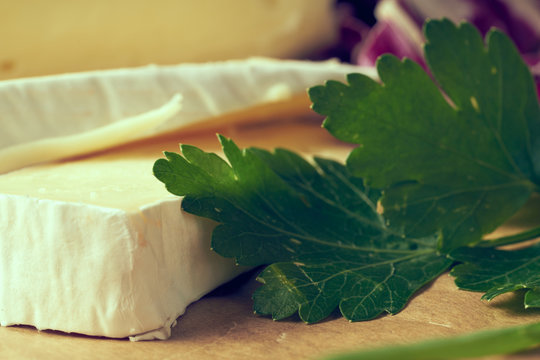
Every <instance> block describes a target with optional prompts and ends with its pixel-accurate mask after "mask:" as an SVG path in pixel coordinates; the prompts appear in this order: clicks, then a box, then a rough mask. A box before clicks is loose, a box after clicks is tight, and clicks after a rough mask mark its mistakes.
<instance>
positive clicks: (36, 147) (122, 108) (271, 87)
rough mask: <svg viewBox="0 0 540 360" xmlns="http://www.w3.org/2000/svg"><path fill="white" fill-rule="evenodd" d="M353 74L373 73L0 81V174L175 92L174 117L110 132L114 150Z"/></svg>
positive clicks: (309, 66) (62, 151) (186, 70)
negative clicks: (47, 144)
mask: <svg viewBox="0 0 540 360" xmlns="http://www.w3.org/2000/svg"><path fill="white" fill-rule="evenodd" d="M358 71H362V72H366V73H370V74H372V73H373V70H372V69H366V68H358V67H354V66H351V65H344V64H340V63H338V62H335V61H327V62H306V61H280V60H273V59H264V58H252V59H248V60H238V61H225V62H217V63H204V64H184V65H178V66H170V67H157V66H149V67H143V68H137V69H121V70H110V71H96V72H88V73H77V74H65V75H60V76H49V77H41V78H29V79H20V80H8V81H1V82H0V113H1V114H2V132H0V173H2V172H6V171H10V170H12V169H14V168H16V167H17V166H18V167H22V166H26V165H29V164H32V163H38V162H40V161H48V160H52V159H54V158H62V157H66V156H73V155H79V154H81V152H82V153H84V150H85V145H84V144H85V143H84V142H82V141H81V140H80V139H79V138H77V139H76V140H75V141H76V142H77V144H78V145H77V146H70V145H67V146H64V147H63V148H60V144H61V143H62V142H61V141H60V140H62V138H66V137H68V136H72V135H77V136H81V134H84V133H86V132H90V131H93V130H94V131H95V130H96V129H100V128H107V127H110V126H111V125H112V124H114V123H117V122H127V123H129V122H132V121H135V120H136V119H138V118H139V117H141V116H144V115H141V114H144V113H147V112H151V111H155V109H159V108H160V107H162V106H163V105H164V104H166V103H167V102H169V101H171V98H173V97H174V96H175V95H176V94H181V95H182V97H183V101H182V110H181V111H180V112H178V113H177V114H174V113H171V112H169V115H168V116H167V118H166V119H165V121H160V122H158V123H157V124H155V126H151V127H145V128H141V130H140V131H138V132H136V133H133V132H131V133H129V136H126V135H125V134H124V133H122V132H116V133H115V140H114V139H113V140H111V141H112V142H113V143H114V142H116V143H117V144H120V143H124V142H127V141H131V140H134V139H137V138H144V137H148V136H152V135H156V134H161V133H164V132H167V131H170V130H171V129H179V128H186V127H193V125H194V124H200V123H201V122H204V121H206V120H209V119H213V118H215V117H216V116H222V115H224V114H227V113H233V112H238V111H240V110H242V109H245V108H249V107H253V106H257V105H263V104H272V103H275V102H279V101H287V100H289V99H291V97H292V96H293V95H295V94H299V93H300V94H305V91H306V89H307V88H308V87H310V86H313V85H316V84H321V83H323V82H324V81H325V80H328V79H339V80H343V79H344V76H345V74H347V73H350V72H358ZM227 121H231V122H234V121H235V120H234V118H228V119H227ZM125 128H126V129H129V128H130V127H125ZM131 128H133V126H132V127H131ZM125 133H128V132H127V130H126V132H125ZM47 139H50V140H49V142H53V143H56V142H57V143H58V146H57V147H56V148H55V151H54V155H55V156H51V153H53V152H52V150H51V149H49V148H47V151H43V147H42V146H43V143H44V142H45V141H46V140H47ZM66 141H67V142H68V143H69V142H70V141H71V140H69V139H67V140H66ZM111 141H109V142H107V143H103V144H102V146H101V147H100V146H99V145H100V144H99V142H96V141H95V139H93V138H91V137H88V138H87V142H86V143H87V145H86V147H87V148H88V149H89V150H94V151H95V150H99V149H103V148H107V147H110V146H112V145H114V144H111ZM88 142H89V144H88ZM89 150H88V151H89ZM15 153H19V154H21V157H23V154H27V155H25V156H24V158H25V159H26V160H25V159H22V158H20V159H19V158H17V157H16V156H15V155H14V154H15ZM29 154H34V156H33V157H32V156H31V155H29Z"/></svg>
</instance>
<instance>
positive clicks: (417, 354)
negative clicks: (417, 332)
mask: <svg viewBox="0 0 540 360" xmlns="http://www.w3.org/2000/svg"><path fill="white" fill-rule="evenodd" d="M539 344H540V323H534V324H527V325H520V326H514V327H509V328H506V329H495V330H483V331H478V332H474V333H471V334H466V335H460V336H454V337H450V338H441V339H435V340H428V341H423V342H419V343H415V344H410V345H397V346H385V347H382V348H379V349H372V350H365V351H357V352H350V353H344V354H338V355H334V356H329V357H326V358H325V359H326V360H368V359H369V360H379V359H380V360H450V359H465V358H473V357H480V356H489V355H502V354H512V353H515V352H518V351H524V350H528V349H531V348H533V347H536V346H538V345H539Z"/></svg>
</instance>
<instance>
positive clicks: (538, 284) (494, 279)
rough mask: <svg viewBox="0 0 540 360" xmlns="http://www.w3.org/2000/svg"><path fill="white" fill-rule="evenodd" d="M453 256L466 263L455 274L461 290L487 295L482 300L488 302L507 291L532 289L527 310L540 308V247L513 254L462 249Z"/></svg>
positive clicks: (529, 291) (528, 297)
mask: <svg viewBox="0 0 540 360" xmlns="http://www.w3.org/2000/svg"><path fill="white" fill-rule="evenodd" d="M450 255H451V257H452V258H453V259H455V260H456V261H460V262H463V263H464V264H460V265H457V266H456V267H455V268H454V269H452V273H451V274H452V275H453V276H455V277H456V285H457V286H458V287H459V288H461V289H464V290H471V291H482V292H485V294H484V295H483V297H482V298H483V299H485V300H488V301H489V300H491V299H493V298H494V297H496V296H498V295H501V294H504V293H506V292H510V291H515V290H520V289H528V290H527V292H526V294H525V297H524V302H525V307H540V245H534V246H531V247H528V248H525V249H521V250H512V251H510V250H497V249H492V248H487V249H486V248H460V249H457V250H455V251H453V252H452V253H451V254H450Z"/></svg>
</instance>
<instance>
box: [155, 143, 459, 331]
mask: <svg viewBox="0 0 540 360" xmlns="http://www.w3.org/2000/svg"><path fill="white" fill-rule="evenodd" d="M220 140H221V143H222V146H223V150H224V152H225V154H226V156H227V158H228V160H229V162H230V166H229V165H228V164H227V163H225V162H224V161H223V160H221V159H220V158H218V157H217V156H215V155H214V154H208V153H204V152H202V151H200V150H198V149H196V148H194V147H190V146H182V154H183V157H182V156H180V155H178V154H175V153H166V157H167V160H165V159H161V160H158V161H157V162H156V164H155V167H154V173H155V175H156V176H157V177H158V179H160V180H161V181H163V182H165V184H167V187H168V189H169V191H171V192H172V193H174V194H177V195H186V197H185V199H184V201H183V207H184V209H185V210H186V211H188V212H191V213H194V214H196V215H201V216H205V217H209V218H211V219H214V220H216V221H218V222H219V223H220V224H221V225H219V226H218V227H217V228H216V229H215V230H214V233H213V239H212V246H213V248H214V250H215V251H216V252H218V253H219V254H221V255H223V256H227V257H235V258H236V260H237V261H238V263H240V264H242V265H261V264H272V265H270V266H269V267H267V268H266V269H265V270H264V271H263V272H262V274H261V275H260V277H259V280H260V281H261V282H262V283H263V284H264V286H262V287H260V288H259V289H258V291H257V292H256V293H255V294H254V296H253V298H254V308H255V311H256V312H258V313H260V314H271V315H272V317H273V318H274V319H282V318H285V317H288V316H291V315H292V314H294V313H296V312H298V313H299V315H300V317H301V318H302V319H303V320H304V321H306V322H309V323H311V322H316V321H319V320H322V319H324V318H325V317H327V316H328V315H329V314H330V313H332V312H333V311H334V310H335V309H336V307H338V306H339V308H340V310H341V312H342V314H343V315H344V316H345V317H346V318H348V319H350V320H354V321H357V320H368V319H372V318H374V317H376V316H378V315H379V314H381V313H382V312H388V313H396V312H398V311H399V310H401V309H402V308H403V307H404V306H405V305H406V303H407V301H408V299H409V298H410V297H411V296H412V294H414V293H415V292H416V291H417V290H418V289H419V288H420V287H422V286H423V285H424V284H425V283H427V282H429V281H431V280H432V279H433V278H434V277H436V276H438V275H439V274H440V273H441V272H443V271H444V270H446V269H447V268H448V266H449V265H450V263H451V261H450V260H448V259H447V258H445V257H444V256H441V255H440V254H438V253H437V251H436V237H435V236H431V237H428V238H421V239H412V238H404V237H403V236H401V234H399V233H395V232H393V231H392V230H390V229H389V228H388V227H387V226H386V224H385V220H384V218H383V217H382V216H381V215H380V214H379V213H378V212H377V205H376V202H377V200H378V198H379V197H380V192H379V191H376V190H371V189H369V188H366V187H365V186H364V185H363V182H362V180H361V179H358V178H353V177H351V175H350V174H349V172H348V170H347V169H346V168H345V167H344V166H343V165H341V164H339V163H337V162H334V161H329V160H323V159H315V165H313V164H310V163H308V162H307V161H305V160H304V159H302V158H301V157H299V156H298V155H296V154H294V153H292V152H289V151H286V150H276V151H275V152H274V153H270V152H267V151H264V150H260V149H253V148H252V149H246V150H244V151H241V150H240V149H238V148H237V147H236V145H235V144H234V143H233V142H232V141H230V140H228V139H225V138H223V137H221V138H220Z"/></svg>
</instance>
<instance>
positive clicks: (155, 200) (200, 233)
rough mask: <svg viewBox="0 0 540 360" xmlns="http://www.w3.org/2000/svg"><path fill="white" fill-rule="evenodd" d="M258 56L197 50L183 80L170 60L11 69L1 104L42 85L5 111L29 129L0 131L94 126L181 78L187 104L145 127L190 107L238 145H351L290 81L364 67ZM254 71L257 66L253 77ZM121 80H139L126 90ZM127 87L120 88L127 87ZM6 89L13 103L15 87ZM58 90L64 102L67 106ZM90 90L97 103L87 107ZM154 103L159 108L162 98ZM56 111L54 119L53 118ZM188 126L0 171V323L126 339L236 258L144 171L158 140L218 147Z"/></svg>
mask: <svg viewBox="0 0 540 360" xmlns="http://www.w3.org/2000/svg"><path fill="white" fill-rule="evenodd" d="M259 61H261V60H256V61H255V62H253V60H250V61H247V62H246V63H245V66H246V68H247V69H249V70H246V69H242V70H240V67H239V66H238V67H237V65H238V64H237V63H233V64H232V66H233V67H232V69H236V70H234V71H232V70H231V69H229V70H227V69H224V68H223V67H220V66H225V64H221V65H218V68H219V69H221V71H223V72H221V71H219V72H213V71H211V68H210V67H208V65H205V64H203V65H201V68H200V69H199V68H198V67H197V66H195V65H190V67H189V69H192V70H190V71H188V72H187V73H188V74H197V76H199V77H200V83H198V82H197V81H196V77H193V78H190V79H191V80H190V81H188V82H187V83H186V82H183V81H180V80H179V78H178V77H177V76H175V74H177V71H178V69H177V68H170V69H158V68H146V69H143V70H135V72H134V73H132V72H127V73H125V72H124V71H119V72H110V73H107V74H108V75H109V76H110V78H109V77H108V76H104V74H100V77H99V79H100V80H99V81H97V79H96V78H95V77H92V76H93V75H91V76H90V77H89V79H90V80H89V81H82V82H77V81H76V82H71V77H70V76H66V77H59V79H60V80H58V79H56V78H54V79H53V78H51V79H36V82H35V83H31V82H29V83H27V81H30V80H25V81H23V82H22V83H16V82H13V83H11V84H8V85H5V86H4V88H3V89H4V92H3V93H2V92H0V94H3V95H2V96H0V106H2V108H1V109H2V113H3V114H5V112H4V109H9V108H10V107H9V106H7V107H6V102H5V101H6V100H5V97H10V96H13V97H14V98H17V96H19V95H20V94H23V93H24V91H25V90H24V89H27V90H28V89H33V90H36V89H40V91H38V92H37V93H39V94H40V96H39V97H30V98H27V99H28V100H27V103H28V109H33V110H30V111H36V112H35V115H36V116H35V117H34V118H30V119H27V118H26V117H21V119H24V120H27V122H26V123H25V124H26V125H25V124H17V123H16V122H12V123H11V125H10V126H11V127H13V128H19V130H20V131H21V132H23V133H24V132H26V131H27V132H28V133H29V135H26V136H25V135H22V136H21V137H18V138H17V139H15V140H14V141H13V139H11V138H10V137H9V136H10V135H7V136H6V135H5V133H3V134H2V135H1V136H4V138H3V140H4V144H6V143H14V142H15V143H19V144H20V143H21V142H24V141H27V142H29V144H30V141H31V139H32V138H34V139H36V136H37V134H33V130H32V126H33V125H32V124H38V125H36V126H38V127H39V126H41V125H39V122H40V120H42V119H43V120H44V121H45V122H50V123H51V124H50V125H49V126H47V125H44V128H45V129H46V130H45V131H44V136H45V137H47V136H48V137H53V136H58V135H59V133H61V132H64V131H65V132H67V133H71V134H72V135H73V136H79V135H80V134H81V133H84V132H85V131H88V132H92V131H93V130H92V129H94V130H95V129H97V128H98V127H99V125H100V124H101V123H99V122H98V120H103V119H105V122H106V123H109V125H110V124H113V125H114V124H118V123H119V122H115V121H114V119H116V118H115V117H114V116H112V115H111V113H114V114H119V113H122V112H119V111H116V110H118V109H124V110H125V111H128V110H130V109H131V106H132V105H133V106H135V104H136V103H137V102H147V103H148V105H146V104H143V105H141V104H139V109H140V108H143V107H155V106H156V105H155V104H156V103H155V102H154V101H156V100H155V98H159V99H163V98H168V97H169V96H170V95H171V93H172V92H175V91H177V90H178V88H181V89H184V91H181V93H182V96H183V105H182V106H183V107H182V109H181V110H180V111H179V112H178V118H176V119H174V120H173V121H172V122H171V123H170V124H168V123H167V122H165V123H163V122H161V120H160V121H158V123H160V124H161V125H160V126H162V125H163V124H167V125H166V126H164V127H162V128H159V129H156V130H155V133H160V132H164V131H165V130H166V129H169V130H170V129H174V128H178V127H179V125H180V124H181V123H182V121H185V119H190V120H187V123H189V122H190V121H191V122H196V121H199V123H198V125H196V124H193V123H192V126H194V127H196V126H200V125H201V124H202V125H204V124H206V125H205V126H210V125H211V126H214V127H220V126H221V130H223V133H224V135H226V136H230V137H232V138H234V140H235V141H236V142H237V143H238V145H239V146H251V145H254V146H260V147H263V148H268V149H270V148H274V147H278V146H283V147H288V148H292V149H293V150H296V151H300V152H301V153H303V154H314V153H317V154H318V155H321V156H327V155H331V156H333V157H338V158H344V156H345V154H346V153H347V152H348V150H349V149H348V148H347V147H344V146H343V145H339V144H338V142H336V141H335V139H333V138H332V137H331V136H330V135H329V134H327V133H326V132H325V131H324V130H323V129H321V128H320V120H321V119H320V118H319V117H318V116H316V115H315V114H314V113H312V112H311V110H310V109H309V106H308V104H307V101H305V98H304V100H303V101H300V102H298V101H299V99H298V97H294V96H289V94H290V93H295V92H296V91H297V90H298V89H299V88H304V87H307V86H309V85H315V84H317V83H322V82H323V80H325V79H330V78H336V77H338V78H343V76H344V74H346V73H348V72H350V71H351V70H352V69H354V70H357V71H358V70H360V69H358V68H352V67H349V66H339V65H337V64H335V63H331V64H329V63H322V64H312V63H305V64H304V65H302V63H300V62H283V64H281V65H280V64H278V63H277V62H274V61H271V63H270V64H268V63H267V62H266V60H265V61H263V62H262V63H261V62H259ZM225 67H227V66H225ZM201 69H205V71H207V72H205V71H199V70H201ZM162 70H163V71H164V72H161V71H162ZM139 71H142V73H141V72H139ZM229 71H230V73H229ZM224 73H225V74H227V75H224ZM235 73H236V75H237V76H234V74H235ZM141 74H143V75H141ZM164 74H166V75H167V76H165V75H164ZM249 74H259V75H253V76H250V75H249ZM262 74H264V76H262ZM130 75H133V77H131V76H130ZM139 75H141V76H139ZM189 76H192V75H189ZM212 77H213V78H214V81H212V80H211V78H212ZM81 79H86V78H84V76H83V77H82V78H81ZM118 79H122V80H121V81H117V80H118ZM234 79H241V83H242V84H243V85H246V84H248V83H250V82H253V84H251V85H249V86H248V92H247V93H244V91H246V89H245V88H244V87H243V86H237V85H235V81H234ZM261 79H267V80H266V82H265V81H261V84H258V83H256V81H259V80H261ZM271 79H274V80H271ZM62 80H63V81H62ZM42 81H43V84H45V85H43V87H41V85H42V83H40V82H42ZM95 84H102V85H103V84H109V85H110V86H109V85H107V86H102V85H97V87H96V86H95ZM111 84H112V85H111ZM129 84H131V85H133V86H132V87H131V88H130V87H129ZM144 84H147V85H148V86H147V87H146V90H145V86H144ZM164 84H168V85H167V86H165V85H164ZM186 84H187V85H186ZM216 84H217V85H216ZM115 86H118V87H117V88H115ZM276 86H277V87H276ZM7 88H10V89H11V90H12V91H11V92H10V91H7V90H6V89H7ZM17 88H19V89H21V92H17V91H15V90H16V89H17ZM164 88H167V89H168V90H167V91H165V90H163V89H164ZM46 89H49V90H50V92H46V91H45V90H46ZM70 89H71V90H73V92H71V91H70ZM99 89H101V90H102V91H103V89H106V91H104V92H103V93H101V92H100V90H99ZM130 89H131V90H134V89H138V90H136V91H135V95H134V94H133V93H131V92H130V91H129V90H130ZM159 89H161V90H159ZM272 89H274V90H272ZM275 89H278V90H275ZM85 90H86V91H85ZM302 90H303V91H302V92H304V91H305V90H304V89H302ZM152 91H155V93H154V92H152ZM125 92H128V93H129V94H130V95H129V96H127V97H126V98H124V97H123V94H125ZM284 92H285V93H287V96H285V97H283V93H284ZM29 93H31V92H29ZM29 93H27V94H29ZM90 94H93V96H94V97H97V98H98V99H100V100H95V99H94V98H93V97H92V96H90ZM269 94H270V95H272V96H270V95H269ZM275 94H278V95H277V98H278V99H281V101H278V102H275V101H268V100H267V99H272V100H274V99H275V98H274V96H275ZM304 97H305V93H304ZM37 99H39V100H37ZM104 99H106V100H104ZM152 99H153V100H152ZM190 99H191V100H190ZM265 99H266V100H265ZM2 101H4V102H3V103H2ZM102 101H103V103H102ZM37 102H39V104H40V105H39V106H38V105H36V103H37ZM7 103H9V100H8V102H7ZM15 103H17V104H18V109H22V108H23V106H22V105H23V103H24V101H22V100H16V101H15ZM68 103H69V104H71V106H67V109H65V108H64V104H68ZM107 103H108V105H105V104H107ZM92 104H102V105H103V106H97V107H96V109H92V106H91V105H92ZM299 104H301V106H300V107H299ZM254 105H256V106H254ZM78 106H80V109H85V110H84V111H81V110H80V109H78ZM37 109H39V111H38V110H37ZM90 109H92V111H90ZM115 109H116V110H115ZM64 110H65V111H64ZM111 110H114V111H111ZM174 110H175V111H174V113H175V112H176V111H177V110H178V109H176V108H175V109H174ZM16 113H17V112H16V111H14V112H13V113H12V114H16ZM66 113H67V114H68V115H66ZM75 114H79V116H82V117H83V118H82V120H81V119H80V118H79V117H77V116H76V115H75ZM84 114H86V115H88V116H87V117H84V116H83V115H84ZM156 114H161V115H163V113H162V112H161V111H158V112H157V113H156ZM38 115H39V116H38ZM181 115H182V116H181ZM218 115H219V116H218ZM212 116H213V117H212ZM313 116H315V117H316V119H315V121H313V119H312V117H313ZM120 118H121V117H120ZM208 118H211V121H210V123H200V120H201V119H208ZM254 118H255V119H258V121H260V123H258V124H257V125H256V126H253V125H252V123H246V124H245V125H243V126H241V125H237V126H230V125H227V126H223V124H230V123H231V122H234V121H236V120H237V119H244V120H246V121H251V120H252V119H254ZM32 119H33V120H32ZM54 119H57V120H58V123H57V124H56V125H54V126H53V123H54V121H53V120H54ZM171 119H172V118H171ZM79 120H81V121H79ZM151 120H152V119H149V120H148V121H151ZM81 123H82V124H81ZM203 127H204V126H203ZM189 129H190V128H181V129H180V130H177V131H176V132H173V133H167V134H164V135H161V136H153V137H151V138H146V133H145V136H143V137H145V139H142V140H138V141H137V142H134V143H131V144H126V145H122V146H117V147H116V148H114V149H107V150H106V151H102V152H98V153H94V154H85V155H82V156H79V157H78V158H70V159H64V160H58V161H55V162H48V163H43V164H40V165H34V166H29V167H26V168H22V169H18V170H14V171H11V172H9V173H6V174H3V175H0V325H2V326H8V325H15V324H25V325H32V326H35V327H36V328H38V329H53V330H60V331H65V332H74V333H82V334H87V335H96V336H105V337H115V338H122V337H130V338H131V339H133V340H138V339H154V338H157V339H164V338H167V337H168V336H169V335H170V328H171V326H172V325H173V324H174V323H175V321H176V319H177V317H178V316H179V315H181V314H182V313H183V312H184V311H185V309H186V307H187V305H189V304H190V303H191V302H193V301H195V300H197V299H198V298H200V297H201V296H202V295H204V294H205V293H207V292H209V291H210V290H212V289H214V288H215V287H217V286H218V285H220V284H222V283H224V282H226V281H227V280H229V279H231V278H233V277H234V276H236V275H237V274H239V273H240V272H242V271H244V270H245V269H243V268H239V267H238V266H236V265H235V264H234V263H233V261H232V260H231V259H223V258H221V257H219V256H218V255H216V254H214V253H212V252H211V251H210V236H211V231H212V229H213V226H214V224H213V223H212V222H210V221H208V220H205V219H201V218H198V217H194V216H192V215H189V214H186V213H183V212H182V211H181V210H180V205H181V199H180V198H177V197H175V196H173V195H170V194H169V193H168V192H167V191H166V190H165V188H164V186H163V184H161V183H160V182H159V181H157V180H156V179H155V178H154V176H153V175H152V166H153V163H154V162H155V160H156V159H158V158H159V157H161V156H162V151H178V143H180V142H181V143H186V144H193V145H196V146H199V147H200V148H202V149H205V150H207V151H217V150H219V149H218V148H217V146H218V142H217V140H216V138H215V136H214V134H213V132H209V131H195V130H196V129H193V128H192V129H191V131H190V130H189ZM155 133H154V134H155ZM10 134H13V133H10ZM299 134H301V136H299ZM72 135H69V136H72ZM58 139H60V140H61V139H62V137H61V136H59V137H58ZM38 140H39V139H38ZM122 142H123V137H122V134H118V144H120V143H122ZM16 155H17V154H15V155H14V156H16ZM35 155H36V157H39V154H38V153H36V154H35ZM64 155H66V156H68V155H69V156H71V155H72V154H64Z"/></svg>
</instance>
